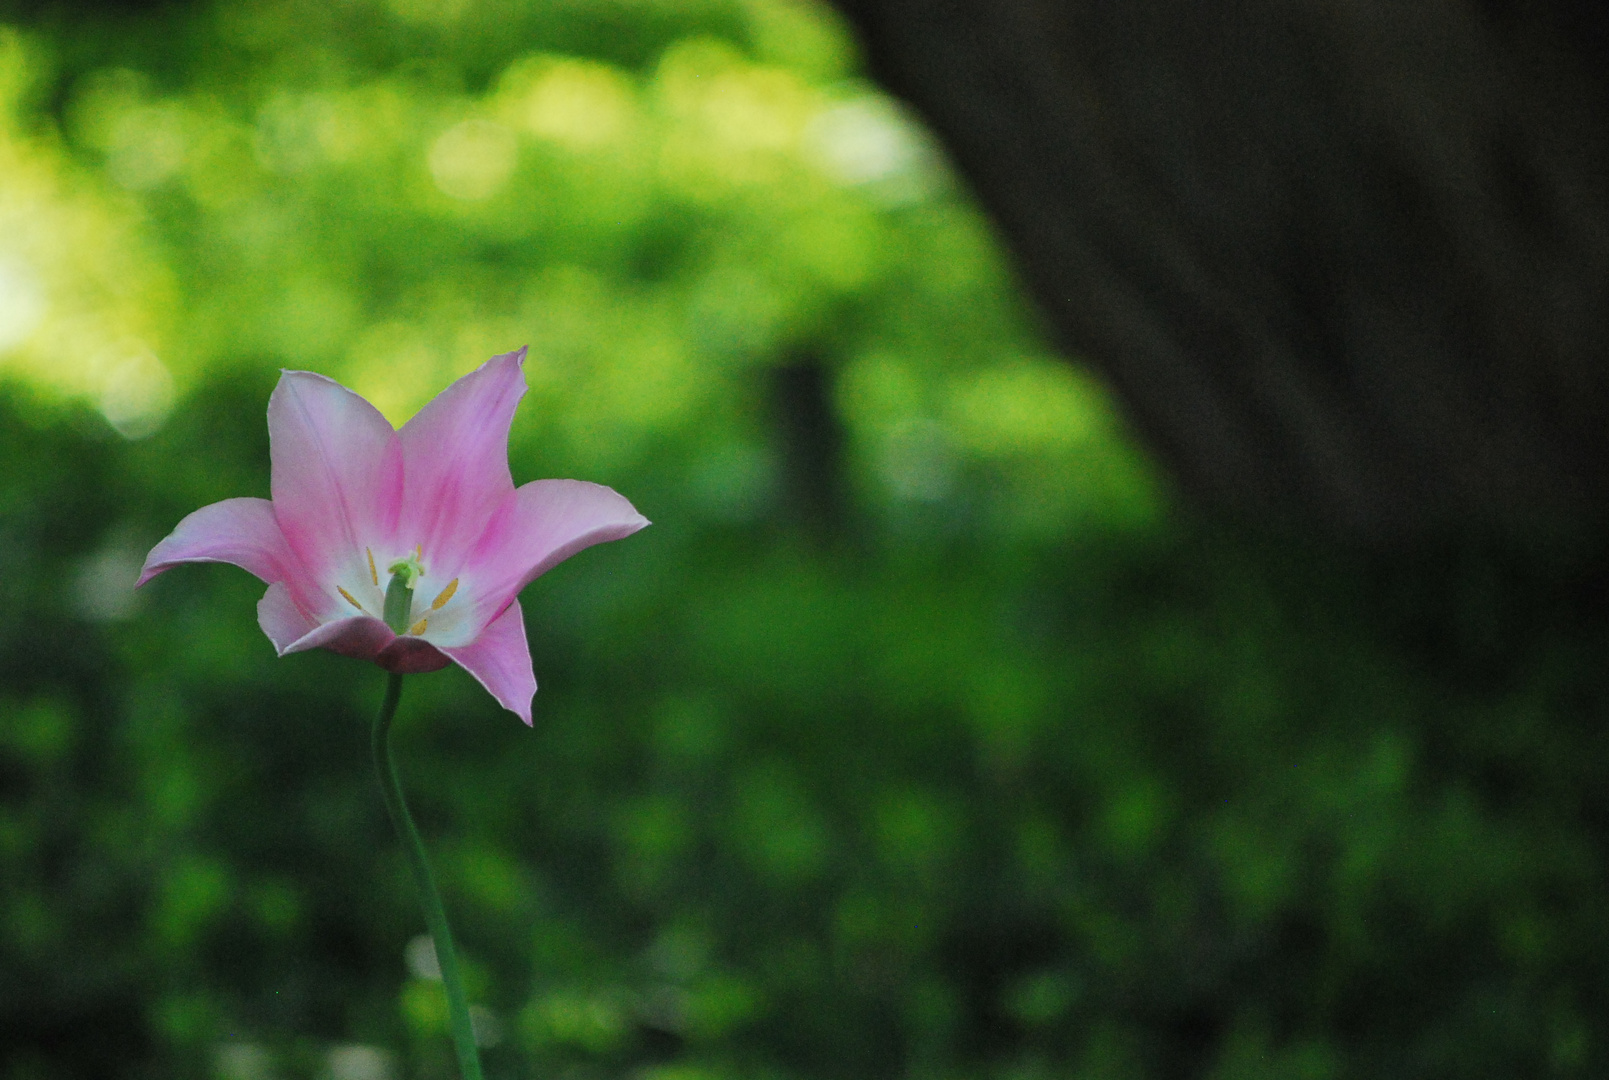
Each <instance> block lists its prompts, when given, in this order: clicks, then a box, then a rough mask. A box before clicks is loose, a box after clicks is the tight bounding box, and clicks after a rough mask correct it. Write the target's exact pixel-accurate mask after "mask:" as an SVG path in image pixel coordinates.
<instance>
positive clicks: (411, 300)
mask: <svg viewBox="0 0 1609 1080" xmlns="http://www.w3.org/2000/svg"><path fill="white" fill-rule="evenodd" d="M174 42H178V45H177V46H175V45H174V44H173V43H174ZM0 100H3V102H4V103H5V106H6V107H5V109H3V110H0V116H3V117H4V119H3V120H0V158H3V160H4V161H5V162H6V165H7V167H6V169H5V170H4V171H0V225H3V227H0V275H9V277H5V278H4V280H5V283H6V288H7V290H8V291H7V292H6V293H5V299H4V300H3V301H0V360H3V362H4V363H5V365H6V370H7V372H8V374H9V377H10V381H9V382H8V383H6V385H5V390H4V393H3V394H0V440H3V442H0V477H3V483H0V608H3V610H4V611H5V612H6V613H7V617H6V618H5V619H3V620H0V673H3V677H0V1075H3V1076H5V1077H7V1078H8V1080H9V1078H11V1077H16V1078H24V1077H26V1078H53V1077H76V1076H96V1077H102V1076H114V1077H147V1076H149V1077H163V1078H167V1077H176V1076H216V1077H222V1078H227V1080H247V1078H267V1077H273V1076H281V1077H329V1078H332V1080H361V1078H364V1077H381V1076H393V1077H403V1076H410V1077H411V1076H421V1077H430V1076H447V1075H450V1063H449V1056H448V1048H447V1044H446V1040H445V1037H444V1034H443V1031H444V1020H443V1007H442V1003H441V1001H440V998H439V991H438V989H437V986H436V984H435V983H434V982H433V981H432V980H431V979H430V978H429V958H428V956H426V955H424V953H423V952H422V950H421V947H420V943H419V942H418V941H417V940H416V938H417V935H418V933H419V931H420V925H419V918H418V916H417V914H416V909H415V906H414V903H413V899H412V896H411V893H410V892H409V888H408V885H407V881H406V877H405V871H404V868H403V866H402V864H401V862H400V860H399V859H398V857H397V852H396V851H395V849H394V846H393V844H392V842H391V840H390V836H389V830H388V828H387V827H386V823H385V821H384V816H383V810H382V808H381V805H380V802H379V798H378V793H377V791H376V790H375V788H374V784H373V782H372V778H371V776H370V772H369V764H368V760H367V748H366V738H367V725H368V723H369V721H370V718H371V715H372V712H373V710H374V709H375V708H376V707H377V705H378V700H379V695H380V690H381V683H382V679H381V676H380V674H379V672H378V671H377V670H375V669H372V668H366V667H364V666H362V665H359V664H355V663H352V662H350V661H346V660H343V659H341V658H339V657H335V656H332V655H327V654H316V655H301V656H297V657H295V658H292V659H287V660H284V661H279V660H276V659H275V658H274V656H273V652H272V649H271V647H270V646H269V645H268V643H267V642H266V640H264V639H263V637H262V635H261V634H260V632H259V631H258V630H257V628H256V626H255V619H254V609H253V605H254V603H255V601H256V599H257V596H258V595H259V593H260V589H261V586H260V585H259V584H258V583H256V582H255V581H253V580H251V579H250V578H249V577H248V576H247V575H245V574H244V573H242V572H240V571H237V570H234V569H232V568H229V567H190V568H185V569H183V570H181V571H177V572H174V573H171V574H169V575H166V576H165V577H163V578H162V579H160V580H159V581H158V582H157V583H156V584H155V585H153V586H151V587H150V588H148V589H147V590H145V591H144V592H143V593H142V594H139V595H138V596H136V595H134V594H132V593H131V592H130V591H129V589H128V585H129V583H130V582H131V581H132V578H133V576H134V572H135V570H136V569H137V567H138V564H139V561H140V559H141V558H142V557H143V553H144V551H145V550H146V549H147V547H148V546H149V545H150V544H151V543H153V542H154V541H155V540H157V539H159V538H160V537H161V536H162V535H163V534H164V533H165V532H166V531H167V530H168V529H170V528H171V527H172V525H173V524H174V523H175V522H176V521H177V520H178V519H179V518H180V517H181V516H182V515H183V514H185V513H186V512H188V511H189V510H191V509H194V508H195V507H197V506H199V505H202V504H204V503H206V502H210V501H213V500H215V499H219V498H224V497H228V496H231V495H248V494H257V495H263V494H266V493H267V482H268V463H267V446H266V432H265V430H264V425H263V408H264V405H265V402H266V399H267V395H268V392H269V390H270V389H271V387H272V385H273V379H274V374H273V369H274V368H275V367H277V366H281V365H284V366H297V367H312V368H316V369H318V370H321V371H326V372H328V373H330V374H332V375H335V376H337V377H340V378H342V379H344V380H346V381H347V382H349V384H351V385H354V386H355V387H356V388H357V389H359V390H361V391H363V392H365V393H366V394H369V395H370V396H372V397H373V398H374V399H375V400H376V401H377V402H378V403H380V404H381V405H382V407H383V408H385V409H386V410H387V412H388V414H389V415H391V417H392V418H393V419H394V420H398V421H400V420H401V419H403V418H405V417H406V415H408V413H409V412H410V411H411V409H413V408H415V407H417V405H418V404H420V403H422V401H424V400H427V399H428V397H429V396H430V395H431V394H433V393H434V392H435V391H436V390H437V389H439V388H440V386H442V385H444V384H445V383H446V381H448V380H449V379H450V378H452V377H454V376H455V375H457V374H458V373H460V372H462V371H464V370H467V368H468V367H469V366H471V365H473V364H474V363H478V362H479V361H480V360H483V359H484V358H485V357H486V356H487V355H489V354H490V353H492V352H494V351H500V350H503V349H507V348H510V347H513V346H516V345H518V344H520V343H522V342H526V341H529V342H530V344H531V346H532V361H531V364H530V374H531V380H532V383H533V391H532V393H531V395H530V397H529V398H528V399H527V401H526V403H525V405H524V406H523V407H522V411H521V414H520V418H519V420H518V422H517V425H516V430H515V435H514V440H513V461H514V471H515V477H516V480H521V481H523V480H527V479H533V478H536V477H539V476H552V475H575V476H583V477H585V478H588V479H595V480H600V481H604V482H608V483H611V484H614V485H615V486H617V487H618V488H619V489H620V490H622V491H623V492H624V493H626V494H627V495H628V496H630V497H631V498H632V499H633V501H634V502H636V504H637V505H638V506H639V507H640V508H641V509H642V510H643V511H644V512H645V513H646V514H647V515H648V516H649V517H650V518H652V519H653V520H654V521H655V522H656V524H655V525H654V527H653V528H651V529H649V530H647V531H645V532H644V533H642V534H640V535H639V536H636V537H633V538H632V539H631V540H629V541H626V542H623V543H620V544H614V545H607V546H605V547H603V548H599V549H595V550H592V551H589V552H587V553H585V554H584V555H583V556H580V557H578V558H576V559H575V560H573V561H572V562H570V563H567V564H565V565H563V566H561V567H560V568H558V569H556V570H555V571H553V572H551V573H550V574H548V575H547V576H546V577H544V578H543V579H541V580H540V581H539V582H538V583H537V584H536V585H534V586H533V587H532V588H531V590H530V591H529V592H528V593H527V594H526V599H525V608H526V612H527V619H528V623H529V627H528V629H529V632H530V636H531V642H532V648H533V652H534V654H535V660H536V669H537V675H538V678H539V680H540V682H541V684H542V690H541V691H540V693H539V694H538V698H537V723H536V727H535V730H534V731H530V730H526V729H525V728H524V727H523V726H522V725H520V724H519V723H518V722H517V721H516V720H514V719H513V718H512V717H510V716H509V715H508V714H506V713H501V712H500V711H499V710H498V708H497V707H496V705H495V703H494V702H492V701H491V700H490V699H489V698H488V697H487V696H486V695H485V693H484V692H483V691H481V690H480V688H479V687H478V686H476V685H475V684H474V683H473V681H472V680H470V679H469V678H468V677H467V676H465V675H463V674H462V673H461V672H458V671H457V669H451V670H449V671H446V672H443V673H440V674H437V675H432V676H428V677H419V678H414V679H411V680H410V681H409V684H408V687H407V690H406V693H405V700H404V705H403V713H402V715H401V719H400V721H399V732H398V755H399V758H400V760H401V763H402V770H403V773H404V782H405V784H406V785H407V787H408V789H409V791H410V794H411V798H412V799H413V801H414V804H415V808H416V813H417V815H418V817H419V818H420V820H421V824H422V826H423V828H424V829H425V830H426V832H427V834H428V836H429V838H430V842H431V844H432V847H433V850H434V851H435V852H436V858H437V861H438V864H439V867H438V868H439V874H440V876H441V878H442V879H443V883H444V886H445V888H446V890H447V893H448V904H449V907H450V909H451V911H452V913H453V915H454V918H455V920H456V922H457V924H458V932H459V936H460V938H461V939H462V942H463V945H464V948H465V951H466V953H467V954H468V957H469V961H470V967H471V972H472V977H473V978H472V981H473V984H474V990H475V996H476V998H477V1000H478V1001H479V1002H480V1003H481V1004H482V1006H483V1009H484V1011H483V1012H482V1014H481V1020H482V1026H483V1029H484V1033H485V1036H486V1039H487V1041H488V1043H489V1045H488V1047H487V1051H486V1053H487V1061H488V1066H489V1069H490V1071H491V1074H492V1075H495V1076H508V1077H514V1076H536V1075H540V1076H558V1075H563V1076H568V1077H573V1078H582V1077H589V1076H595V1077H604V1076H615V1075H622V1076H626V1075H629V1076H640V1077H644V1078H645V1080H679V1078H684V1080H695V1078H706V1077H708V1078H721V1077H737V1076H756V1075H758V1076H776V1077H789V1076H799V1077H806V1076H819V1077H846V1078H847V1077H868V1078H869V1077H886V1076H890V1075H896V1074H898V1075H909V1076H914V1077H932V1078H939V1077H960V1076H1000V1077H1020V1078H1024V1080H1027V1078H1030V1077H1040V1076H1078V1077H1106V1076H1110V1077H1125V1078H1126V1077H1158V1078H1162V1077H1176V1076H1177V1077H1184V1076H1191V1077H1193V1076H1208V1077H1212V1078H1215V1080H1228V1078H1236V1077H1291V1078H1298V1077H1301V1078H1329V1077H1337V1078H1338V1077H1380V1076H1404V1077H1407V1076H1413V1077H1425V1076H1444V1077H1460V1078H1464V1077H1488V1076H1489V1077H1505V1078H1506V1077H1513V1076H1531V1075H1535V1076H1550V1075H1557V1076H1591V1075H1597V1074H1599V1073H1601V1072H1602V1071H1603V1070H1604V1069H1605V1066H1606V1062H1609V1052H1606V1049H1605V1047H1604V1043H1603V1039H1602V1036H1601V1035H1600V1034H1599V1033H1598V1031H1597V1029H1596V1025H1595V1024H1594V1018H1596V1017H1598V1016H1601V1015H1603V1011H1604V1008H1605V1005H1606V1002H1605V1000H1604V978H1603V959H1604V958H1605V957H1606V955H1609V943H1606V942H1605V941H1604V931H1603V930H1602V919H1601V918H1600V913H1601V911H1602V910H1603V909H1604V905H1605V899H1606V897H1605V889H1604V883H1603V876H1602V873H1601V871H1600V867H1601V866H1602V864H1603V857H1602V855H1603V851H1602V849H1603V846H1604V845H1603V839H1604V822H1605V816H1604V811H1605V802H1604V798H1603V796H1602V795H1600V794H1599V792H1600V789H1601V786H1602V785H1601V784H1599V783H1597V782H1596V781H1597V779H1598V778H1599V777H1601V776H1602V775H1604V771H1605V770H1604V765H1605V763H1606V749H1605V747H1604V746H1603V736H1602V735H1601V734H1600V732H1601V730H1602V727H1603V725H1602V719H1603V715H1604V704H1603V689H1604V685H1605V676H1604V673H1603V672H1604V664H1603V659H1604V656H1605V649H1604V646H1605V643H1606V641H1605V634H1604V629H1603V627H1602V624H1601V621H1600V620H1599V616H1598V610H1599V608H1600V607H1601V605H1600V604H1599V603H1598V601H1599V600H1600V599H1601V595H1600V593H1598V592H1591V591H1588V587H1589V586H1590V585H1591V581H1592V579H1591V578H1590V577H1589V576H1586V571H1584V570H1583V569H1582V567H1580V566H1579V565H1575V564H1561V565H1558V566H1554V565H1540V564H1538V563H1537V562H1536V561H1535V559H1534V558H1502V557H1499V556H1496V555H1492V554H1489V553H1488V554H1483V553H1480V552H1476V551H1448V552H1432V553H1419V554H1417V555H1414V556H1411V557H1410V556H1399V557H1397V558H1394V559H1389V560H1382V559H1369V558H1364V557H1361V556H1357V555H1353V554H1349V553H1347V552H1341V551H1335V550H1329V549H1326V548H1323V547H1319V546H1314V545H1307V544H1303V543H1300V542H1296V541H1293V540H1290V539H1278V538H1269V537H1258V536H1252V535H1247V534H1245V533H1234V532H1229V531H1226V530H1224V529H1221V528H1218V527H1214V526H1211V525H1209V524H1204V523H1200V522H1194V521H1190V520H1188V519H1186V518H1184V517H1181V516H1180V515H1178V514H1177V513H1176V512H1173V511H1170V510H1168V509H1167V499H1166V495H1165V493H1164V492H1163V491H1162V490H1161V489H1160V488H1159V486H1158V484H1157V482H1156V481H1155V480H1154V479H1152V478H1151V476H1150V473H1149V470H1148V469H1147V467H1146V465H1145V463H1144V462H1143V461H1142V460H1141V459H1140V458H1139V457H1138V456H1137V454H1136V452H1135V451H1134V450H1133V448H1132V447H1131V446H1130V445H1129V443H1128V442H1127V441H1126V438H1125V436H1124V435H1123V433H1122V429H1121V425H1120V423H1119V422H1118V421H1117V419H1116V418H1115V416H1114V415H1113V412H1112V410H1111V408H1110V406H1109V405H1108V404H1107V402H1106V401H1105V399H1104V397H1103V395H1102V393H1101V391H1100V389H1099V387H1098V386H1096V385H1095V384H1094V383H1093V382H1091V381H1090V380H1089V379H1088V378H1087V377H1086V376H1084V375H1083V374H1081V373H1080V372H1079V371H1078V370H1077V369H1076V368H1074V367H1071V366H1069V365H1067V364H1066V363H1065V362H1063V361H1061V360H1059V359H1057V358H1055V357H1053V356H1052V355H1050V353H1049V352H1048V350H1047V349H1046V347H1045V346H1044V344H1043V343H1042V342H1040V341H1039V340H1038V339H1037V337H1036V334H1035V330H1034V328H1033V326H1032V322H1031V317H1030V316H1029V315H1028V314H1027V313H1026V312H1024V311H1023V310H1022V307H1021V304H1020V301H1018V300H1017V299H1016V294H1015V292H1014V289H1013V287H1012V285H1011V282H1010V280H1009V276H1008V274H1007V272H1006V270H1005V267H1004V261H1003V259H1002V257H1001V256H1000V255H999V254H998V252H997V251H996V250H995V249H994V247H993V245H992V241H991V240H990V238H989V235H988V231H987V228H986V227H985V226H984V225H983V224H982V223H981V222H980V221H979V220H978V218H977V216H976V215H975V213H974V212H973V211H972V210H971V209H970V208H969V207H968V205H967V204H966V202H965V199H964V195H963V194H962V193H959V192H957V191H956V190H955V187H954V184H953V182H952V181H951V180H950V179H949V178H948V176H947V174H946V173H945V170H944V166H943V163H942V161H941V160H940V159H939V158H938V157H937V155H936V152H935V151H934V150H933V149H932V148H931V147H930V146H929V145H928V144H927V143H926V142H925V141H924V138H923V136H922V135H921V133H920V131H919V129H917V128H916V127H914V125H913V124H912V123H911V122H910V121H909V120H908V119H907V118H905V117H903V115H902V114H901V113H900V112H899V111H898V110H897V109H896V108H895V107H894V106H893V105H892V104H890V103H889V102H887V101H886V100H885V99H883V98H882V97H881V96H879V95H878V94H877V93H876V92H875V90H874V89H872V88H870V87H867V86H866V85H864V84H863V83H861V82H859V81H857V79H856V77H855V75H854V58H853V55H852V50H851V48H850V46H849V44H848V42H847V40H846V39H845V38H844V37H843V34H842V32H841V30H840V29H839V28H838V27H837V26H836V24H835V23H834V22H833V20H832V19H831V18H830V17H829V16H827V15H826V14H824V13H823V12H821V11H820V10H818V9H815V8H812V7H805V6H801V5H798V4H794V3H787V2H782V0H774V2H764V3H762V2H754V3H736V2H733V3H724V2H723V3H715V2H713V0H712V2H710V3H705V4H692V3H688V4H680V5H673V4H669V3H649V2H646V0H644V2H636V3H604V2H602V0H576V2H573V3H569V4H565V5H541V4H534V3H533V4H512V3H502V4H498V3H494V2H492V0H484V2H482V3H478V4H477V3H472V2H471V0H459V2H451V0H435V2H430V3H427V2H425V0H407V2H404V0H395V2H394V3H393V4H391V5H390V6H382V5H373V4H367V3H362V2H359V0H350V2H343V3H324V4H310V3H298V2H296V0H272V2H269V0H259V2H256V3H251V4H236V5H224V6H220V7H217V8H209V7H205V6H203V7H197V8H194V9H188V10H174V11H171V12H168V13H165V14H158V15H154V16H142V17H138V18H136V17H132V16H128V17H120V18H117V19H110V20H101V21H95V20H85V21H80V22H77V23H67V22H62V21H58V22H54V23H53V22H51V21H49V20H45V19H41V20H38V21H36V22H35V23H33V24H31V25H29V26H27V27H24V28H21V29H20V30H17V31H0Z"/></svg>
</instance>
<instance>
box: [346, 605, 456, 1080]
mask: <svg viewBox="0 0 1609 1080" xmlns="http://www.w3.org/2000/svg"><path fill="white" fill-rule="evenodd" d="M398 576H399V577H400V576H401V575H398ZM393 587H395V581H393ZM411 593H412V590H411V589H410V590H409V594H410V595H411ZM388 599H389V598H388ZM401 700H402V675H401V673H399V672H392V673H391V674H390V676H389V678H388V680H387V682H386V690H385V701H384V702H383V703H382V704H381V706H380V715H379V716H378V717H377V718H376V719H375V721H374V733H373V736H372V738H371V740H370V746H371V748H372V749H373V751H374V768H375V771H376V772H377V773H378V774H379V776H380V791H381V792H382V793H383V794H384V795H385V807H386V811H387V812H388V813H389V814H390V815H391V824H392V825H394V826H395V827H396V830H397V837H398V839H400V840H401V841H402V848H403V850H404V851H405V852H406V853H407V856H408V868H409V869H410V870H412V871H413V883H414V886H415V887H416V888H417V889H418V890H419V905H420V907H422V908H423V909H424V913H425V924H426V925H427V926H428V927H429V928H430V937H431V940H433V941H434V942H435V943H436V962H437V963H438V964H439V965H440V967H441V982H442V985H443V986H444V987H445V988H446V991H447V1012H448V1016H449V1018H450V1019H451V1022H452V1036H453V1046H454V1048H455V1049H456V1050H457V1051H458V1068H459V1071H460V1072H461V1073H462V1074H463V1080H483V1078H482V1075H481V1070H480V1055H479V1053H478V1052H477V1051H476V1049H475V1028H474V1024H473V1023H472V1021H471V1020H470V1016H469V998H468V996H467V995H466V994H465V993H464V980H463V975H462V973H461V972H460V971H459V969H458V952H457V950H456V949H454V948H453V935H452V930H451V929H450V928H449V927H448V926H447V912H446V909H445V908H443V907H442V904H441V894H440V893H439V892H437V891H436V880H435V877H434V876H433V875H432V874H431V872H430V862H429V860H428V859H426V858H425V845H424V842H423V841H421V840H420V839H419V830H418V829H416V828H415V827H414V824H413V815H411V814H409V813H408V804H407V803H406V802H404V801H403V798H402V785H401V784H399V783H398V782H397V767H396V763H395V762H393V761H392V759H391V742H390V735H391V721H392V719H393V718H394V717H395V716H396V715H397V704H398V703H399V702H400V701H401Z"/></svg>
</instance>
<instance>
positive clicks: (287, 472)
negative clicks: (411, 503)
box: [268, 371, 402, 610]
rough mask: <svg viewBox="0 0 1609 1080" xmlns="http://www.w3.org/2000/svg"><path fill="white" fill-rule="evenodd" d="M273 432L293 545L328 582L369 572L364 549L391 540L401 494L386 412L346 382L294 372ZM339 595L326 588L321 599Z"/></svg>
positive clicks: (277, 504)
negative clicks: (383, 412)
mask: <svg viewBox="0 0 1609 1080" xmlns="http://www.w3.org/2000/svg"><path fill="white" fill-rule="evenodd" d="M268 439H269V453H270V456H271V457H272V459H273V467H274V473H273V494H274V513H275V515H276V516H277V517H278V519H279V525H280V528H281V529H282V530H283V531H284V534H285V540H286V541H287V542H288V543H289V545H290V547H291V550H292V551H294V552H295V553H296V554H297V556H298V557H300V559H301V560H302V563H303V564H304V565H305V566H306V567H307V569H308V571H309V572H310V573H311V574H312V576H313V577H315V578H316V579H318V580H319V581H320V582H323V583H324V584H325V585H332V584H335V583H339V581H340V580H342V579H352V580H361V579H362V578H364V577H367V576H368V573H369V571H368V563H367V557H366V556H365V555H364V551H363V549H364V548H365V547H366V546H371V545H373V546H380V545H383V544H386V543H388V542H389V541H390V540H391V537H392V536H393V534H394V533H395V530H396V521H397V511H398V508H399V506H400V505H401V499H402V453H401V448H400V446H399V445H398V442H397V435H396V432H394V431H392V429H391V425H390V424H389V423H387V422H386V418H385V417H383V416H381V415H380V413H379V411H378V410H377V409H375V407H374V406H373V405H370V404H369V403H368V402H367V401H364V400H363V399H362V398H361V397H359V396H358V395H356V394H354V393H353V392H352V391H350V390H348V389H347V388H346V387H344V386H342V385H341V384H340V383H337V382H335V381H333V380H331V379H326V378H325V377H324V376H322V375H315V374H313V373H312V372H309V371H287V372H285V373H284V374H282V375H281V376H280V380H279V385H278V386H276V387H275V388H274V393H273V395H272V396H271V397H270V398H269V399H268ZM334 596H335V594H334V590H333V588H326V589H325V590H323V593H322V594H321V595H320V600H321V602H323V603H326V604H329V603H338V601H337V600H335V599H333V598H334ZM320 610H325V609H320Z"/></svg>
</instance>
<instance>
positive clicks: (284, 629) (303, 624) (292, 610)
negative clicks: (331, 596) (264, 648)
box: [257, 581, 317, 656]
mask: <svg viewBox="0 0 1609 1080" xmlns="http://www.w3.org/2000/svg"><path fill="white" fill-rule="evenodd" d="M257 625H258V626H260V627H262V628H263V633H265V634H267V635H268V640H269V641H272V642H273V643H274V651H275V652H277V653H279V655H281V656H284V655H285V654H286V653H287V652H290V651H291V646H293V645H295V644H296V642H298V641H299V640H301V639H302V638H304V637H306V636H307V635H308V634H310V633H312V632H313V630H314V629H316V628H317V624H316V623H315V622H313V620H312V619H309V618H308V617H307V616H306V615H304V614H303V613H302V609H301V608H299V607H297V606H296V601H295V600H293V599H292V598H291V591H290V590H289V589H287V588H286V587H285V586H284V585H283V584H281V583H280V582H277V581H276V582H275V583H274V584H272V585H270V586H268V591H267V592H265V593H263V598H262V599H261V600H259V601H257Z"/></svg>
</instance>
